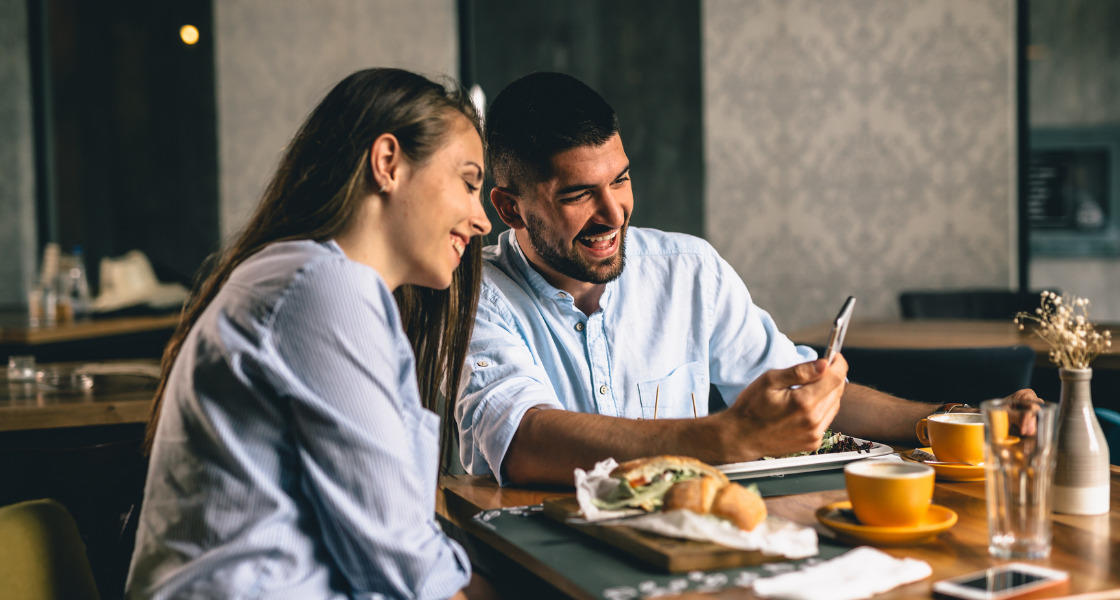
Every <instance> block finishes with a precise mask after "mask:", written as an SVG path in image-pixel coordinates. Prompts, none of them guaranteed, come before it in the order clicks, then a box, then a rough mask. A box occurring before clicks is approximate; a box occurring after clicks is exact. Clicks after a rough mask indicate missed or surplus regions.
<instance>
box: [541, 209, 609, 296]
mask: <svg viewBox="0 0 1120 600" xmlns="http://www.w3.org/2000/svg"><path fill="white" fill-rule="evenodd" d="M525 225H526V229H527V230H528V231H529V243H530V244H532V245H533V250H536V252H537V255H538V256H540V257H541V260H543V261H544V263H545V264H546V265H548V267H549V268H551V269H553V270H554V271H557V272H558V273H560V274H561V275H565V276H567V277H571V278H572V279H575V280H576V281H585V282H587V283H608V282H611V281H614V280H615V279H618V276H619V275H622V269H623V267H625V266H626V229H627V227H629V223H626V224H624V225H623V226H622V227H620V228H619V230H618V236H619V245H618V252H616V253H615V254H614V256H611V257H610V258H608V259H606V260H605V261H600V262H596V263H594V264H593V263H590V262H588V260H587V259H586V258H585V257H584V256H583V255H582V254H580V253H579V251H578V250H577V249H576V248H573V247H571V246H567V247H565V245H564V243H563V242H561V241H560V240H561V236H560V235H557V234H556V233H555V232H554V231H552V230H551V229H550V228H549V227H548V226H546V225H545V224H544V222H543V221H540V220H538V219H537V218H536V217H534V216H532V215H528V214H527V215H525ZM592 235H595V234H592ZM575 243H576V244H578V243H580V242H579V241H578V240H577V241H576V242H575Z"/></svg>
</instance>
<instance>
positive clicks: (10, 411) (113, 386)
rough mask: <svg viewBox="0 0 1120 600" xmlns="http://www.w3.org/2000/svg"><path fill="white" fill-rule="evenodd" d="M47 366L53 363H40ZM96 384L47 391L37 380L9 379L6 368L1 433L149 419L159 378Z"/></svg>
mask: <svg viewBox="0 0 1120 600" xmlns="http://www.w3.org/2000/svg"><path fill="white" fill-rule="evenodd" d="M140 362H143V364H148V365H155V364H158V362H157V361H154V360H152V361H140ZM44 366H52V365H42V364H40V365H38V367H39V368H42V367H44ZM61 366H65V367H70V368H72V367H74V366H76V365H75V364H66V365H61ZM94 384H95V385H94V387H93V388H92V389H89V390H60V391H51V390H44V389H41V388H40V387H39V386H38V385H37V384H36V383H34V382H30V383H28V382H13V381H8V376H7V370H6V369H5V370H4V371H3V372H0V432H4V431H29V430H36V429H52V428H58V427H82V426H89V425H117V424H124V423H145V422H147V420H148V411H149V410H150V409H151V406H152V396H153V395H154V394H155V384H156V382H155V380H152V379H147V378H140V377H134V376H104V377H100V376H95V378H94Z"/></svg>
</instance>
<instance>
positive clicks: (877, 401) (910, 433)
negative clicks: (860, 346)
mask: <svg viewBox="0 0 1120 600" xmlns="http://www.w3.org/2000/svg"><path fill="white" fill-rule="evenodd" d="M938 406H939V405H933V404H927V403H925V402H914V401H913V400H904V399H902V398H898V397H896V396H891V395H890V394H885V393H883V392H880V391H878V390H874V389H871V388H869V387H867V386H863V385H859V384H855V383H849V384H848V386H847V387H846V388H845V391H844V399H843V401H842V402H841V404H840V412H839V413H837V415H836V419H835V420H834V421H833V422H832V428H833V429H835V430H837V431H839V432H841V433H844V434H847V435H851V436H855V437H858V438H862V439H869V440H877V441H882V442H900V443H904V444H914V443H917V441H918V438H917V437H916V436H915V434H914V426H915V424H916V423H917V422H918V420H919V419H921V418H922V417H925V416H927V415H929V414H930V413H932V412H933V411H935V410H937V407H938Z"/></svg>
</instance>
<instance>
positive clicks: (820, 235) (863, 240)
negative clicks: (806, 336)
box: [702, 0, 1018, 331]
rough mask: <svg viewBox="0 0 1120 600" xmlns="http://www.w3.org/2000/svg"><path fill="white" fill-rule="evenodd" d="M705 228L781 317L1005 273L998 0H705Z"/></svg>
mask: <svg viewBox="0 0 1120 600" xmlns="http://www.w3.org/2000/svg"><path fill="white" fill-rule="evenodd" d="M702 22H703V27H704V31H703V40H704V57H703V64H704V116H705V128H704V129H705V132H706V138H705V155H706V157H707V186H708V187H707V194H706V197H707V213H706V218H707V237H708V239H709V240H710V241H711V242H712V243H713V244H714V245H715V247H716V248H717V249H719V251H720V252H721V253H722V254H723V256H724V257H725V258H726V259H727V260H728V261H729V262H730V263H731V264H732V265H733V266H734V267H735V269H736V270H737V271H738V272H739V274H740V275H741V276H742V277H743V279H744V280H745V281H746V283H747V286H748V288H749V289H750V290H751V292H752V294H753V295H754V297H755V300H756V302H757V303H758V304H759V305H761V306H762V307H764V308H766V309H768V310H769V311H770V312H771V313H772V314H773V315H774V316H775V318H776V319H777V322H778V325H779V326H780V327H782V328H783V329H785V330H787V331H789V330H793V329H797V328H799V327H804V326H807V325H810V324H814V323H819V322H821V321H824V320H827V319H829V318H831V317H832V315H834V314H835V312H836V310H838V309H839V307H840V304H841V302H842V301H843V299H844V298H845V297H846V296H847V295H849V294H851V295H855V296H857V297H858V298H859V304H858V305H857V308H856V318H857V319H859V318H889V317H895V316H897V315H898V314H899V309H898V292H899V291H901V290H905V289H911V288H957V287H975V286H983V287H1010V286H1015V285H1017V281H1016V278H1017V274H1016V273H1017V268H1016V265H1017V260H1018V258H1017V252H1016V244H1017V241H1016V240H1017V228H1016V218H1015V215H1016V200H1015V198H1016V188H1015V181H1014V175H1015V169H1016V159H1015V148H1016V139H1015V128H1014V126H1013V124H1014V122H1015V114H1016V111H1015V71H1014V69H1015V61H1014V60H1013V57H1014V56H1015V37H1014V23H1015V2H1013V1H1012V0H988V1H985V2H975V1H973V0H938V1H937V2H898V1H897V0H806V1H802V2H787V1H785V0H752V1H742V0H707V1H706V2H705V3H704V14H703V18H702Z"/></svg>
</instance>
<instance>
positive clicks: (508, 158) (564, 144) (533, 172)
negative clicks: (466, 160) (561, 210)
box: [485, 73, 619, 193]
mask: <svg viewBox="0 0 1120 600" xmlns="http://www.w3.org/2000/svg"><path fill="white" fill-rule="evenodd" d="M485 130H486V143H487V162H488V163H489V164H488V165H487V166H488V167H489V169H490V172H491V173H492V174H493V177H494V182H495V183H496V184H497V185H498V186H499V187H504V188H508V189H509V190H510V191H512V192H514V193H522V191H523V188H524V187H525V186H527V185H529V184H532V183H535V182H537V181H541V180H543V179H546V178H547V177H549V175H550V170H549V160H550V159H551V158H552V157H553V155H555V154H556V153H558V152H563V151H564V150H569V149H571V148H577V147H579V146H599V145H601V144H603V143H605V142H606V141H607V140H609V139H611V137H613V136H614V135H615V134H617V133H618V131H619V130H618V117H617V116H616V115H615V112H614V109H613V108H611V106H610V105H609V104H607V101H606V100H604V99H603V97H602V96H600V95H599V94H598V93H597V92H596V91H595V90H593V89H591V88H590V87H588V86H587V85H586V84H584V83H583V82H581V81H580V80H578V79H576V78H575V77H572V76H570V75H565V74H563V73H532V74H530V75H526V76H524V77H522V78H521V79H518V80H517V81H514V82H513V83H511V84H509V85H508V86H506V88H505V89H504V90H502V91H501V93H499V94H498V96H497V97H496V98H494V101H493V102H492V103H491V104H490V110H489V112H487V114H486V120H485Z"/></svg>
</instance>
